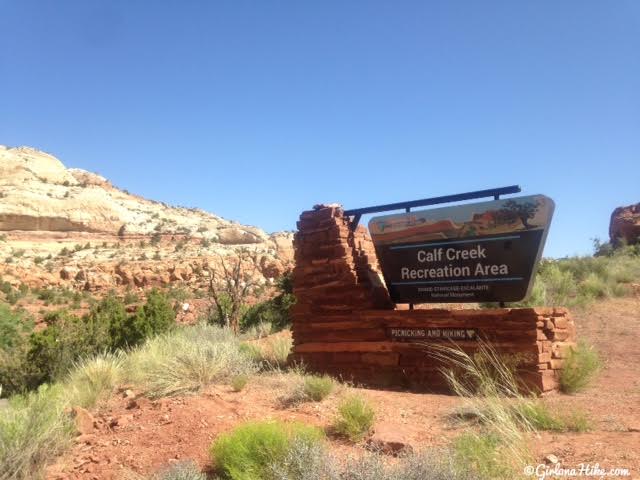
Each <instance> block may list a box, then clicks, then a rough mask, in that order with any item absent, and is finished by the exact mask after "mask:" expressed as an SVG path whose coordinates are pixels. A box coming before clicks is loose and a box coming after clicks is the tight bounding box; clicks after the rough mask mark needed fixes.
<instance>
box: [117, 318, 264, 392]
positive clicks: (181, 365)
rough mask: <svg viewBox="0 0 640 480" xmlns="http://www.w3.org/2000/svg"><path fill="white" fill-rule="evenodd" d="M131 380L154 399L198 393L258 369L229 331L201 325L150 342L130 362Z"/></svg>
mask: <svg viewBox="0 0 640 480" xmlns="http://www.w3.org/2000/svg"><path fill="white" fill-rule="evenodd" d="M126 370H127V378H128V380H129V381H132V382H133V383H136V384H138V385H140V386H141V387H142V389H143V390H144V391H145V393H146V394H147V395H148V396H150V397H164V396H171V395H180V394H185V393H191V392H196V391H198V390H200V389H201V388H202V387H204V386H206V385H209V384H212V383H215V382H225V381H227V380H230V379H231V378H233V377H235V376H237V375H242V374H245V375H248V374H251V373H253V372H255V370H256V368H255V365H254V364H253V362H252V361H251V359H250V358H249V357H247V356H246V355H245V354H244V353H243V352H242V351H241V348H240V342H239V341H238V339H237V337H235V336H234V335H233V333H232V332H231V331H229V330H226V329H223V328H220V327H216V326H212V325H206V324H199V325H195V326H192V327H188V328H182V329H178V330H176V331H174V332H170V333H167V334H165V335H160V336H157V337H155V338H152V339H150V340H148V341H147V342H146V343H145V344H143V345H142V346H140V347H139V348H137V349H136V350H134V351H132V352H131V353H130V354H129V356H128V359H127V363H126Z"/></svg>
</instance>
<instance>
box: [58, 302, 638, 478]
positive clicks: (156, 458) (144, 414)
mask: <svg viewBox="0 0 640 480" xmlns="http://www.w3.org/2000/svg"><path fill="white" fill-rule="evenodd" d="M574 318H575V320H576V324H577V326H578V335H579V337H580V338H585V339H587V340H589V341H590V342H591V343H593V344H594V345H595V346H596V347H597V348H598V350H599V351H600V352H601V354H602V356H603V358H604V361H605V368H604V370H603V371H602V372H601V373H600V375H599V376H598V378H597V380H596V381H595V382H594V384H593V385H592V386H591V387H590V388H589V389H588V390H587V391H585V392H583V393H580V394H577V395H572V396H569V395H562V394H554V395H551V396H549V397H547V398H545V401H546V402H549V403H550V404H552V405H554V406H557V407H558V408H560V409H562V410H563V411H569V412H570V411H572V410H575V409H580V410H583V411H585V412H587V413H588V417H589V419H590V420H591V423H592V426H593V429H592V430H591V431H590V432H588V433H566V434H560V433H547V432H544V433H541V434H540V435H539V436H538V437H537V438H535V439H534V440H533V445H532V448H533V452H534V455H535V460H536V462H543V461H544V458H545V456H547V455H549V454H554V455H556V456H557V457H558V458H559V460H560V462H561V464H562V466H563V467H578V468H579V464H581V463H585V464H586V463H588V464H591V465H592V466H593V465H595V464H596V463H599V465H600V467H602V468H607V469H608V468H614V467H623V468H628V469H630V471H631V476H630V477H624V478H640V370H639V367H640V350H639V349H638V345H639V343H640V333H639V332H640V330H639V327H640V298H624V299H614V300H609V301H606V302H601V303H597V304H594V305H593V306H591V307H589V308H588V309H587V310H586V311H583V312H575V313H574ZM288 384H290V379H288V377H287V376H286V375H283V374H272V375H268V376H263V377H260V378H259V379H257V380H255V381H252V382H250V383H249V384H248V386H247V387H246V388H245V389H244V390H243V391H241V392H237V393H236V392H233V391H232V389H231V388H230V387H228V386H212V387H210V388H208V389H207V390H205V391H204V392H202V393H200V394H199V395H193V396H186V397H180V398H170V399H161V400H157V401H151V400H148V399H145V398H137V399H131V398H127V397H126V394H125V392H121V393H119V394H118V395H116V396H114V398H112V399H111V400H110V401H109V403H108V404H107V405H106V406H104V407H103V408H102V409H100V410H99V411H98V412H94V417H95V424H96V428H95V431H94V433H92V434H85V435H81V436H79V437H78V438H77V439H76V442H75V444H74V447H73V448H72V449H71V451H70V452H69V453H68V454H67V455H65V456H64V457H62V458H61V459H60V460H59V462H58V463H57V464H55V465H53V466H51V467H50V468H49V469H48V474H47V478H48V479H50V480H60V479H87V480H88V479H101V480H102V479H105V480H109V479H119V478H123V476H124V475H126V474H127V473H128V472H129V473H130V472H136V473H139V474H148V473H151V472H154V471H157V470H158V469H160V468H162V467H166V466H167V465H170V464H171V463H173V462H177V461H182V460H188V459H191V460H194V461H196V462H197V463H198V464H199V465H200V466H201V467H202V468H204V469H207V468H209V467H210V460H209V455H208V448H209V446H210V445H211V443H212V441H213V440H214V439H215V438H216V436H217V435H219V434H220V433H221V432H225V431H228V430H230V429H232V428H233V427H234V426H235V425H237V424H238V423H240V422H242V421H244V420H247V419H268V418H279V419H286V420H300V421H303V422H305V423H310V424H314V425H318V426H320V427H327V426H328V425H330V423H331V420H332V418H333V414H334V412H335V409H336V405H337V403H338V401H339V398H340V396H341V395H343V394H344V393H345V390H346V389H347V387H341V388H340V389H338V391H336V392H334V393H333V394H332V395H331V397H330V398H329V399H327V400H325V401H323V402H321V403H302V404H298V405H293V406H292V405H287V403H286V401H283V400H286V398H283V395H285V392H286V391H287V385H288ZM358 391H359V392H361V393H362V394H363V395H365V396H366V397H367V398H369V399H370V400H371V402H372V403H373V405H374V406H375V408H376V413H377V419H376V429H377V430H378V431H379V432H380V434H381V435H388V436H391V437H394V438H396V437H401V439H402V440H403V441H404V442H405V443H407V444H410V445H412V446H413V447H414V448H416V449H420V448H428V447H431V446H438V445H446V444H447V443H448V442H449V441H450V440H451V439H452V438H454V437H455V436H457V435H459V434H460V433H461V432H462V431H463V430H464V428H465V427H464V426H463V425H460V424H456V423H453V422H451V420H450V419H449V415H450V413H451V412H452V411H453V410H454V408H455V407H456V406H458V405H460V399H458V398H456V397H454V396H448V395H436V394H415V393H408V392H394V391H381V390H369V389H366V390H365V389H358ZM330 445H331V448H332V449H333V450H335V451H336V452H339V453H357V451H361V448H362V447H361V446H350V445H348V444H345V443H344V442H341V441H339V440H335V439H332V440H330ZM591 478H594V477H591ZM595 478H599V477H595Z"/></svg>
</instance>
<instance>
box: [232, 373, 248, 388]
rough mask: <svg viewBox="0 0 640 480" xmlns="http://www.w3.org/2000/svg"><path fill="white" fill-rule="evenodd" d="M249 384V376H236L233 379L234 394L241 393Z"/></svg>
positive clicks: (243, 374)
mask: <svg viewBox="0 0 640 480" xmlns="http://www.w3.org/2000/svg"><path fill="white" fill-rule="evenodd" d="M247 382H249V375H247V374H245V373H241V374H239V375H235V376H234V377H232V378H231V388H233V391H234V392H239V391H241V390H243V389H244V387H246V386H247Z"/></svg>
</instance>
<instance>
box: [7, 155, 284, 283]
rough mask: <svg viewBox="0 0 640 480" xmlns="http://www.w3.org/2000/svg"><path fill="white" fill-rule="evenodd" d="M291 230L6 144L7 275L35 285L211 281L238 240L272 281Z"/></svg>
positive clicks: (238, 245)
mask: <svg viewBox="0 0 640 480" xmlns="http://www.w3.org/2000/svg"><path fill="white" fill-rule="evenodd" d="M292 238H293V237H292V234H290V233H286V232H283V233H276V234H271V235H269V234H267V233H265V232H264V231H263V230H261V229H259V228H256V227H252V226H246V225H240V224H238V223H236V222H233V221H229V220H225V219H223V218H221V217H219V216H216V215H214V214H211V213H207V212H205V211H202V210H199V209H187V208H178V207H172V206H169V205H166V204H164V203H160V202H154V201H151V200H147V199H144V198H141V197H139V196H136V195H131V194H129V193H128V192H126V191H123V190H120V189H118V188H116V187H115V186H113V185H112V184H111V183H110V182H109V181H108V180H107V179H105V178H103V177H101V176H100V175H97V174H95V173H90V172H87V171H84V170H80V169H68V168H65V166H64V165H63V164H62V162H61V161H60V160H58V159H57V158H55V157H54V156H52V155H49V154H47V153H44V152H41V151H39V150H36V149H33V148H28V147H19V148H8V147H4V146H1V145H0V275H2V276H3V277H4V279H5V280H9V281H11V282H12V283H15V282H17V281H20V282H25V283H28V284H29V283H31V284H33V285H34V286H41V285H47V284H71V286H75V287H79V288H80V287H81V288H87V289H91V290H98V289H100V288H103V287H104V288H109V287H112V286H117V285H131V286H140V287H142V286H147V285H161V284H168V283H171V282H176V281H181V282H187V283H188V282H192V283H194V286H195V285H197V284H199V283H206V278H205V277H204V276H203V275H204V274H202V273H201V272H206V271H207V269H208V268H216V267H215V266H216V265H217V263H219V259H220V257H224V256H228V255H230V254H233V253H234V252H235V251H236V250H237V249H239V248H245V249H249V250H251V251H252V252H254V253H255V257H256V262H257V264H258V265H257V266H258V271H259V272H260V274H261V275H263V276H264V279H265V281H269V280H270V279H272V278H274V277H276V276H278V275H280V274H282V273H283V272H284V271H285V270H287V269H289V268H290V264H291V261H292V255H293V252H292Z"/></svg>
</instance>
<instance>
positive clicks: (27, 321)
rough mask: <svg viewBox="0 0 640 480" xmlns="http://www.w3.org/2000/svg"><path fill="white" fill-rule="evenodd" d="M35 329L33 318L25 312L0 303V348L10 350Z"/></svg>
mask: <svg viewBox="0 0 640 480" xmlns="http://www.w3.org/2000/svg"><path fill="white" fill-rule="evenodd" d="M32 329H33V320H32V319H31V318H30V317H29V316H28V315H26V314H25V313H23V312H17V311H13V310H11V308H9V307H8V306H7V305H4V304H1V303H0V349H1V350H8V349H12V348H15V347H17V346H18V345H20V344H21V343H22V342H23V339H24V336H25V335H26V334H28V333H29V332H30V331H31V330H32Z"/></svg>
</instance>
